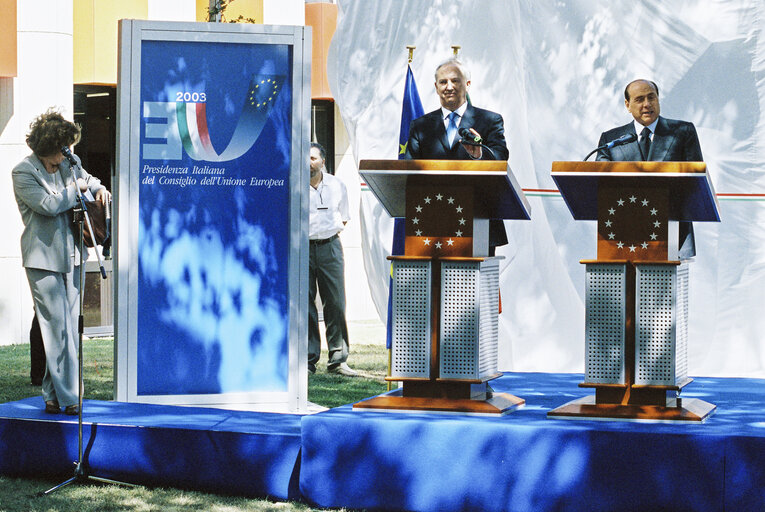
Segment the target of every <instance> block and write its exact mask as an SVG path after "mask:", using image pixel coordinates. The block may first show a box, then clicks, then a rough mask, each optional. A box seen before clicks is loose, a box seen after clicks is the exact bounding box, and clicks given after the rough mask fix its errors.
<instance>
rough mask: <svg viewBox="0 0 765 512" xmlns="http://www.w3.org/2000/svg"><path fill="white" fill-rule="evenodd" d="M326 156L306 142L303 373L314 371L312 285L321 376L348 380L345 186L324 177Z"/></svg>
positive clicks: (316, 353) (315, 347)
mask: <svg viewBox="0 0 765 512" xmlns="http://www.w3.org/2000/svg"><path fill="white" fill-rule="evenodd" d="M325 159H326V152H325V151H324V148H323V147H322V146H321V144H318V143H316V142H312V143H311V187H310V189H309V194H310V219H309V222H308V238H309V242H308V246H309V247H308V249H309V256H308V371H309V372H310V373H315V372H316V363H318V362H319V357H320V356H321V336H320V334H319V313H318V311H317V309H316V290H317V286H318V290H319V294H320V295H321V300H322V310H323V311H324V324H325V325H326V331H325V332H326V335H327V349H328V352H329V360H328V362H327V371H328V372H329V373H337V374H340V375H345V376H346V377H354V376H356V375H357V373H356V372H355V371H354V370H352V369H351V368H350V367H349V366H348V363H346V361H347V360H348V325H347V323H346V321H345V262H344V260H343V245H342V244H341V243H340V237H339V236H338V234H339V233H340V231H342V230H343V227H344V226H345V224H346V223H347V222H348V220H349V219H350V215H349V214H348V193H347V191H346V189H345V184H343V182H342V181H340V180H339V179H338V178H336V177H334V176H333V175H331V174H329V173H327V172H326V168H325V166H324V161H325Z"/></svg>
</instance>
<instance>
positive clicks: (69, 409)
mask: <svg viewBox="0 0 765 512" xmlns="http://www.w3.org/2000/svg"><path fill="white" fill-rule="evenodd" d="M64 414H66V415H68V416H77V415H78V414H80V406H79V405H76V404H75V405H67V406H66V408H64Z"/></svg>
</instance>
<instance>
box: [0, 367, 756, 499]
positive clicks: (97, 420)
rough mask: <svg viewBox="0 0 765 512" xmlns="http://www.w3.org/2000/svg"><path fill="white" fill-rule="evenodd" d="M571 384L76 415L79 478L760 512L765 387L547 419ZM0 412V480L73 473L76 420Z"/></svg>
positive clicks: (116, 407) (741, 386) (291, 492)
mask: <svg viewBox="0 0 765 512" xmlns="http://www.w3.org/2000/svg"><path fill="white" fill-rule="evenodd" d="M581 380H582V376H581V375H573V374H541V373H514V374H508V375H506V376H504V377H502V378H500V379H498V380H496V381H493V386H494V388H495V389H496V390H497V391H498V392H509V393H512V394H515V395H517V396H520V397H522V398H525V399H526V406H525V407H524V408H522V409H520V410H518V411H516V412H513V413H511V414H508V415H505V416H501V417H477V416H465V415H446V414H427V413H410V412H380V411H373V410H353V409H352V408H351V406H350V405H347V406H343V407H339V408H336V409H332V410H329V411H326V412H323V413H320V414H316V415H312V416H304V417H302V418H301V417H299V416H294V415H280V414H268V413H252V412H239V411H224V410H218V409H207V408H191V407H173V406H160V405H144V404H126V403H119V402H101V401H92V400H88V401H86V402H85V408H84V411H85V414H84V422H85V425H84V439H85V460H86V462H87V463H88V465H89V467H90V468H91V472H92V474H94V475H96V476H101V477H105V478H113V479H117V480H123V481H127V482H134V483H142V484H147V485H163V486H173V487H180V488H189V489H197V490H202V491H209V492H216V493H230V494H236V495H243V496H260V497H264V496H269V497H273V498H277V499H301V500H305V501H308V502H309V503H312V504H314V505H318V506H322V507H338V508H339V507H345V508H350V509H359V508H365V509H369V510H411V511H439V512H441V511H444V512H448V511H467V510H471V511H472V510H481V511H484V510H485V511H500V510H502V511H524V512H528V511H556V512H568V511H587V512H598V511H604V512H605V511H609V512H611V511H672V512H677V511H694V512H698V511H701V512H705V511H736V512H748V511H753V512H755V511H757V512H759V511H762V510H765V506H764V505H763V504H765V381H763V380H756V379H715V378H697V379H696V380H695V381H694V382H693V383H692V384H690V385H689V386H688V387H687V388H686V389H685V391H684V392H683V397H686V398H701V399H703V400H706V401H707V402H711V403H713V404H716V405H717V410H716V412H715V413H714V414H713V415H712V416H711V417H710V418H709V419H708V420H707V421H706V422H705V423H704V424H693V423H685V422H684V423H682V424H680V423H675V424H666V423H664V424H655V423H632V422H618V421H591V420H560V419H548V418H547V416H546V415H547V412H548V411H549V410H551V409H554V408H556V407H558V406H560V405H563V404H564V403H566V402H569V401H570V400H573V399H575V398H579V397H582V396H585V395H588V394H590V393H591V391H589V390H585V389H581V388H579V387H577V384H578V383H579V382H581ZM42 408H43V402H42V399H41V398H39V397H36V398H29V399H25V400H21V401H18V402H12V403H7V404H0V474H4V475H9V476H39V475H50V476H55V477H57V478H61V479H62V480H63V479H65V478H67V477H69V476H71V475H72V472H73V466H72V462H73V461H74V460H76V459H77V418H76V417H69V416H63V415H53V416H51V415H47V414H45V413H44V412H43V410H42Z"/></svg>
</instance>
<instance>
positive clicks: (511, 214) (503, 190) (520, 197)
mask: <svg viewBox="0 0 765 512" xmlns="http://www.w3.org/2000/svg"><path fill="white" fill-rule="evenodd" d="M359 174H360V175H361V176H362V177H363V178H364V180H365V181H366V183H367V185H368V186H369V188H370V189H371V190H372V192H373V193H374V194H375V196H376V197H377V199H378V200H379V201H380V203H381V204H382V205H383V207H384V208H385V210H386V211H387V212H388V214H389V215H390V216H391V217H405V216H406V189H407V186H409V185H417V186H430V185H432V186H434V187H437V186H439V185H441V186H459V187H463V186H464V187H467V186H470V187H473V188H474V190H475V192H474V194H475V203H476V207H477V211H476V213H478V214H480V215H481V216H485V217H486V218H490V219H530V218H531V217H530V213H531V206H530V205H529V202H528V200H527V199H526V196H525V195H524V194H523V190H522V189H521V187H520V185H518V182H517V181H516V179H515V176H514V175H513V173H512V171H511V170H510V166H508V165H507V162H506V161H504V160H361V162H359Z"/></svg>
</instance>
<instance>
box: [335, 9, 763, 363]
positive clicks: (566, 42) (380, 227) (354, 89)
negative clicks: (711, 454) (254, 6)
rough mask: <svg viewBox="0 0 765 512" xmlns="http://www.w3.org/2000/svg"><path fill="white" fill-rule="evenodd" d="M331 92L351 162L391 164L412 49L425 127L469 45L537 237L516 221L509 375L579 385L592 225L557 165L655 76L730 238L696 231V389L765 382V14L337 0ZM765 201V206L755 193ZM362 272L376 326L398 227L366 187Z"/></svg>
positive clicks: (508, 272) (506, 315)
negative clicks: (682, 124) (690, 141)
mask: <svg viewBox="0 0 765 512" xmlns="http://www.w3.org/2000/svg"><path fill="white" fill-rule="evenodd" d="M338 4H339V17H338V25H337V31H336V33H335V36H334V39H333V41H332V46H331V49H330V55H329V64H328V68H329V80H330V86H331V88H332V92H333V94H334V97H335V99H336V102H337V105H338V107H339V109H340V112H341V115H342V118H343V122H344V123H345V126H346V128H347V130H348V133H349V140H350V143H351V145H352V150H353V154H354V157H355V158H356V161H357V162H358V160H360V159H370V158H390V159H395V158H396V157H397V149H398V145H397V144H398V129H399V121H400V116H401V101H402V95H403V89H404V78H405V74H406V63H407V51H406V45H409V44H413V45H416V46H417V49H416V51H415V55H414V62H413V63H412V69H413V71H414V74H415V79H416V81H417V85H418V88H419V90H420V95H421V97H422V102H423V106H424V108H425V111H426V112H428V111H430V110H433V109H435V108H437V107H438V98H437V96H436V95H435V92H434V89H433V71H434V69H435V67H436V66H437V65H438V63H440V62H441V61H443V60H445V59H446V58H448V57H449V56H451V54H452V50H451V45H460V46H461V47H462V49H461V51H460V58H461V59H462V60H463V61H464V62H465V63H466V64H467V66H468V67H469V69H470V70H471V72H472V86H471V89H470V96H471V99H472V101H473V103H474V104H475V105H477V106H479V107H483V108H487V109H490V110H494V111H496V112H499V113H500V114H502V115H503V116H504V119H505V129H506V135H507V139H508V145H509V149H510V165H511V167H512V169H513V170H514V172H515V173H516V175H517V177H518V181H519V183H520V184H521V186H522V187H523V188H524V189H525V190H526V192H527V196H528V197H529V200H530V202H531V205H532V220H531V221H508V222H507V223H506V225H507V228H508V234H509V238H510V241H511V243H510V245H509V246H507V247H504V248H503V249H501V250H500V251H499V253H498V254H501V255H503V256H505V259H504V260H503V262H502V273H501V288H502V293H503V296H502V297H503V306H504V311H503V313H502V315H501V317H500V369H503V370H513V371H544V372H581V371H583V366H584V304H583V294H584V268H583V265H581V264H580V263H579V260H581V259H592V258H594V257H595V225H594V222H575V221H573V220H572V218H571V215H570V214H569V212H568V209H567V208H566V206H565V204H564V202H563V200H562V199H561V198H560V196H559V195H558V194H557V193H555V188H556V187H555V184H554V182H553V181H552V179H551V178H550V166H551V162H553V161H555V160H581V158H583V157H584V155H585V154H587V153H588V152H589V151H590V149H592V148H593V147H594V146H595V145H596V143H597V141H598V137H599V135H600V133H601V132H602V131H604V130H606V129H609V128H612V127H615V126H618V125H622V124H625V123H626V122H628V121H629V120H631V117H630V116H629V113H628V112H627V111H626V109H625V108H624V101H623V89H624V86H625V85H626V84H627V83H628V82H629V81H631V80H632V79H634V78H649V79H653V80H654V81H656V82H657V83H658V85H659V88H660V99H661V111H662V115H664V116H665V117H669V118H673V119H683V120H688V121H692V122H693V123H695V125H696V128H697V130H698V133H699V138H700V140H701V147H702V150H703V153H704V159H705V161H706V162H707V165H708V168H709V172H710V174H711V176H712V181H713V183H714V186H715V189H716V192H717V193H718V195H719V200H720V203H719V204H720V214H721V217H722V222H721V223H697V224H696V238H697V250H698V257H697V258H696V260H695V262H694V263H693V264H692V265H691V283H690V291H691V295H690V332H689V334H690V338H689V347H690V351H689V373H690V374H691V375H707V376H754V377H765V172H764V171H765V166H764V165H763V159H764V157H765V123H764V119H765V117H764V116H763V114H762V112H763V106H765V36H764V35H763V29H764V28H765V2H762V1H761V0H716V1H715V0H673V1H671V2H667V1H661V0H644V1H641V2H634V1H627V0H599V1H593V0H557V1H554V0H543V1H539V0H481V1H478V0H475V1H459V2H457V1H444V0H404V1H401V0H376V1H375V2H363V1H352V0H339V1H338ZM758 194H759V195H758ZM360 214H361V216H362V231H363V233H362V239H363V244H364V246H363V253H364V255H365V256H364V257H365V268H366V270H367V275H368V278H369V281H370V286H371V288H372V292H373V293H372V294H373V298H374V300H375V303H376V305H377V307H378V311H379V312H380V314H381V317H382V318H385V307H386V297H387V284H388V264H387V262H386V260H385V256H387V254H388V253H389V251H390V240H391V232H392V221H391V220H390V219H389V218H388V216H387V214H386V213H385V212H384V211H383V210H382V208H381V207H380V206H379V204H378V203H377V201H376V199H375V198H374V196H373V195H372V193H371V192H369V191H367V190H364V188H363V187H362V193H361V205H360Z"/></svg>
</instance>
